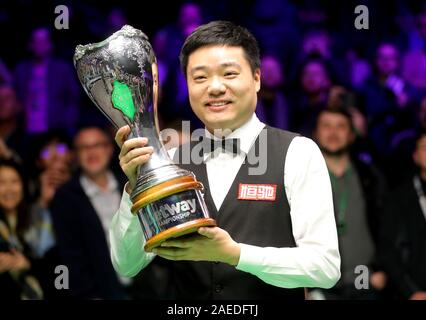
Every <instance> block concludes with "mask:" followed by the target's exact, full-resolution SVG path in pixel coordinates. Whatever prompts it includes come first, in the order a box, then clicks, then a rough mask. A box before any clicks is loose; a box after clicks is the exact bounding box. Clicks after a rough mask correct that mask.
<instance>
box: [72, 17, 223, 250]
mask: <svg viewBox="0 0 426 320" xmlns="http://www.w3.org/2000/svg"><path fill="white" fill-rule="evenodd" d="M74 66H75V68H76V70H77V74H78V78H79V80H80V82H81V84H82V86H83V88H84V90H85V91H86V93H87V95H88V96H89V97H90V99H91V100H92V101H93V103H94V104H95V105H96V106H97V107H98V109H99V110H100V111H101V112H102V113H103V114H104V115H105V116H106V117H107V118H108V119H109V121H110V122H111V123H112V124H113V125H114V126H115V127H116V128H119V127H122V126H125V125H129V126H130V129H131V133H130V134H129V136H128V138H127V139H131V138H135V137H147V138H148V145H150V146H152V147H153V148H154V152H153V153H152V155H151V158H150V159H149V161H148V162H146V163H145V164H144V165H141V166H139V168H138V178H137V182H136V185H135V188H134V190H132V193H131V195H130V198H131V200H132V203H133V206H132V208H131V211H132V213H133V214H134V215H137V216H138V219H139V221H140V224H141V227H142V230H143V234H144V237H145V239H146V244H145V247H144V249H145V250H146V251H148V252H149V251H152V249H153V248H155V247H157V246H159V245H160V244H161V243H162V242H164V241H165V240H167V239H169V238H177V237H180V236H183V235H185V234H189V233H192V232H195V231H196V230H197V229H198V228H199V227H204V226H215V225H216V222H215V220H214V219H212V218H210V217H209V212H208V210H207V207H206V205H205V202H204V198H203V185H202V184H201V183H200V182H199V181H197V180H196V177H195V175H194V174H193V173H192V172H190V171H187V170H184V169H182V168H180V167H178V166H177V165H175V164H174V163H173V161H172V160H171V159H170V157H169V156H168V153H167V151H166V148H165V147H164V145H163V143H162V141H161V139H160V135H159V128H158V120H157V98H158V68H157V61H156V57H155V54H154V51H153V49H152V47H151V44H150V43H149V41H148V37H147V36H146V35H145V34H144V33H143V32H142V31H140V30H137V29H135V28H133V27H131V26H129V25H126V26H124V27H123V28H121V30H119V31H117V32H115V33H114V34H112V35H111V36H110V37H108V38H107V39H105V40H104V41H102V42H99V43H93V44H88V45H84V46H83V45H78V46H77V47H76V50H75V54H74Z"/></svg>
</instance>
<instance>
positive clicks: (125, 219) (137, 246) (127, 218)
mask: <svg viewBox="0 0 426 320" xmlns="http://www.w3.org/2000/svg"><path fill="white" fill-rule="evenodd" d="M176 150H177V148H173V149H170V150H169V151H168V154H169V156H170V157H171V158H173V155H174V153H175V152H176ZM126 187H127V184H126V186H125V187H124V190H123V195H122V197H121V202H120V207H119V208H118V210H117V212H116V213H115V215H114V217H113V218H112V221H111V225H110V228H109V240H110V243H111V261H112V265H113V266H114V269H115V270H116V271H117V273H119V274H120V275H122V276H124V277H134V276H135V275H137V274H138V273H139V271H140V270H142V269H143V268H145V267H146V266H147V265H148V264H149V263H150V262H151V261H152V260H153V259H154V257H155V256H156V254H154V253H150V252H145V250H144V249H143V247H144V245H145V242H146V240H145V237H144V235H143V233H142V228H141V225H140V223H139V220H138V217H137V216H135V215H133V214H132V213H131V207H132V201H131V200H130V196H129V194H128V193H127V191H126Z"/></svg>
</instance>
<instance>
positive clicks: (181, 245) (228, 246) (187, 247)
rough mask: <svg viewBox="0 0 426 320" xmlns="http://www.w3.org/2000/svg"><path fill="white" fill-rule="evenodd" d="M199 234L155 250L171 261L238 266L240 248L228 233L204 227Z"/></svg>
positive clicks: (168, 241)
mask: <svg viewBox="0 0 426 320" xmlns="http://www.w3.org/2000/svg"><path fill="white" fill-rule="evenodd" d="M198 234H199V235H195V236H193V237H190V238H185V239H179V238H177V239H170V240H167V241H165V242H163V243H162V244H161V246H160V247H157V248H155V249H153V252H154V253H156V254H157V255H159V256H160V257H162V258H165V259H169V260H176V261H177V260H190V261H217V262H224V263H227V264H230V265H232V266H236V265H237V264H238V261H239V260H240V252H241V250H240V246H239V245H238V243H237V242H235V241H234V240H233V239H232V238H231V236H230V235H229V233H228V232H226V231H225V230H223V229H221V228H218V227H202V228H199V229H198Z"/></svg>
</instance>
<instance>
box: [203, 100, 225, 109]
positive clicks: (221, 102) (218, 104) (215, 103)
mask: <svg viewBox="0 0 426 320" xmlns="http://www.w3.org/2000/svg"><path fill="white" fill-rule="evenodd" d="M230 103H231V101H229V100H215V101H208V102H207V103H206V104H205V105H206V107H213V108H220V107H224V106H226V105H228V104H230Z"/></svg>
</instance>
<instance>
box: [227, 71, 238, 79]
mask: <svg viewBox="0 0 426 320" xmlns="http://www.w3.org/2000/svg"><path fill="white" fill-rule="evenodd" d="M236 76H238V72H235V71H231V72H226V73H225V77H226V78H235V77H236Z"/></svg>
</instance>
